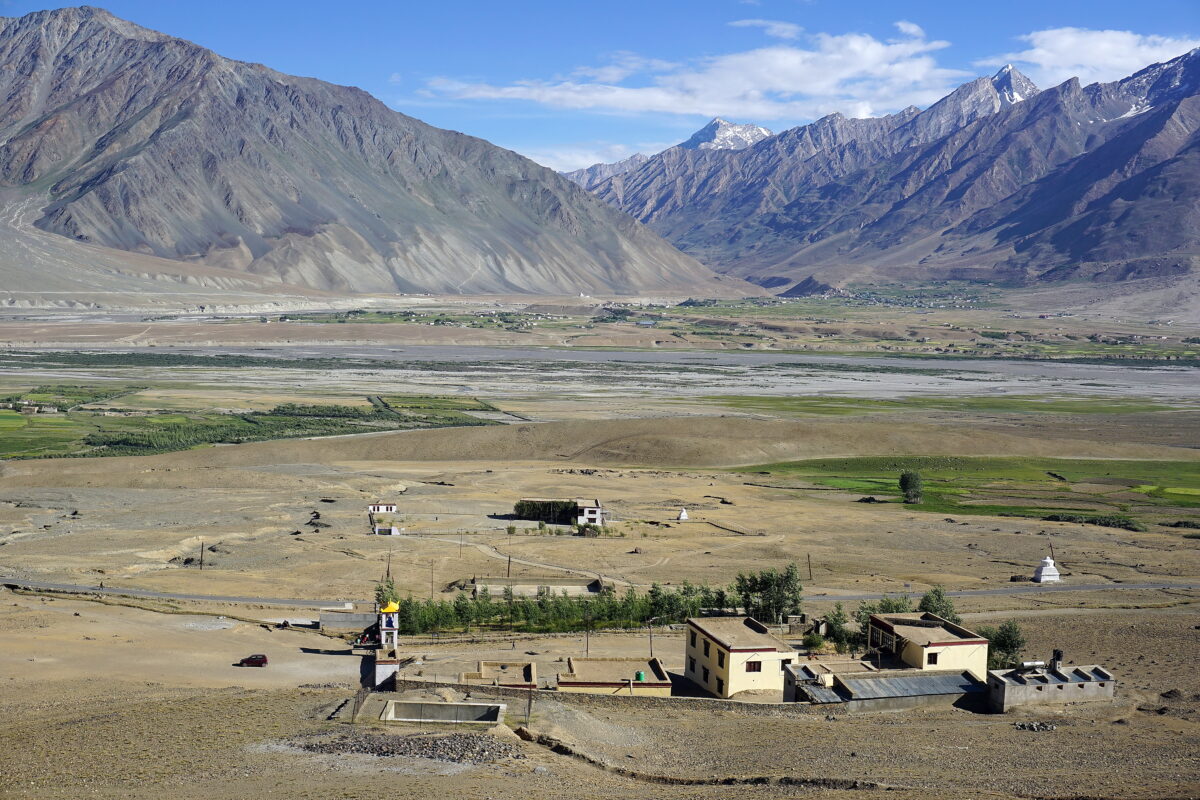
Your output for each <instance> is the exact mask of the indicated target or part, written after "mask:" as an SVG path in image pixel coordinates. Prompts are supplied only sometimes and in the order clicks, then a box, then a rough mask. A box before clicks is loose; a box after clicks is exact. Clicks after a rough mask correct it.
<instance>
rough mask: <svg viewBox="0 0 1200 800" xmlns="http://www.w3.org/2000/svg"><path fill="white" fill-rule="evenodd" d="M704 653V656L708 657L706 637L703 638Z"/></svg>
mask: <svg viewBox="0 0 1200 800" xmlns="http://www.w3.org/2000/svg"><path fill="white" fill-rule="evenodd" d="M704 655H705V657H706V658H707V657H708V639H705V640H704Z"/></svg>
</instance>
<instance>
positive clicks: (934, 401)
mask: <svg viewBox="0 0 1200 800" xmlns="http://www.w3.org/2000/svg"><path fill="white" fill-rule="evenodd" d="M704 399H705V400H706V401H707V402H710V403H714V404H716V405H721V406H725V407H726V408H736V409H742V410H747V411H761V412H775V413H780V414H809V415H821V416H848V415H855V414H877V413H885V412H896V411H962V412H993V413H1022V414H1024V413H1031V414H1130V413H1137V412H1145V411H1171V410H1173V408H1174V407H1173V406H1168V405H1163V404H1161V403H1154V402H1150V401H1146V400H1138V399H1129V400H1121V399H1112V398H1105V397H1086V396H1061V395H993V396H989V397H926V396H912V397H901V398H896V399H889V400H882V399H879V398H873V397H833V396H827V395H826V396H820V397H772V396H762V395H711V396H709V397H706V398H704Z"/></svg>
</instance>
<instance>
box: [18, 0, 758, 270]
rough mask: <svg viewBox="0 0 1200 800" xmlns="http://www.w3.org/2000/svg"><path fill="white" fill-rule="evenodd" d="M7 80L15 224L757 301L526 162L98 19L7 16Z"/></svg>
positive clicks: (350, 93)
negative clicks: (17, 210)
mask: <svg viewBox="0 0 1200 800" xmlns="http://www.w3.org/2000/svg"><path fill="white" fill-rule="evenodd" d="M0 64H3V65H4V69H2V70H0V204H3V205H5V206H6V207H8V208H13V207H17V206H18V205H19V206H20V208H21V209H22V211H23V213H21V214H18V213H15V212H13V213H9V214H7V215H6V216H7V218H8V219H9V221H10V222H11V223H12V224H13V225H15V226H19V225H20V224H22V223H23V221H28V222H30V223H32V224H34V225H36V226H37V228H40V229H42V230H43V231H48V232H52V233H54V234H60V235H61V236H64V237H70V238H72V239H74V240H76V241H77V242H85V243H90V244H91V245H99V246H102V247H104V248H112V249H116V250H121V251H127V252H129V253H134V254H139V255H140V256H142V257H155V258H158V259H171V260H179V261H196V262H202V263H204V264H206V265H208V266H210V267H218V268H224V269H226V270H230V271H232V274H236V273H243V274H245V273H252V274H253V275H254V276H259V277H258V278H257V280H261V279H262V278H266V279H268V280H271V281H282V282H285V283H288V284H293V285H296V286H302V287H310V288H316V289H323V290H333V291H340V292H391V291H403V292H445V293H455V292H463V293H511V292H535V293H558V294H563V293H565V294H577V293H580V292H586V293H618V294H622V293H639V292H654V291H669V290H674V291H686V292H689V293H691V292H696V293H734V292H737V291H738V290H739V288H744V287H743V285H742V284H741V282H740V281H738V280H736V279H730V278H726V279H722V278H719V277H717V276H715V275H713V273H711V272H710V271H709V270H707V269H706V268H704V267H702V266H701V265H700V264H698V263H697V262H696V261H694V260H693V259H691V258H689V257H687V256H684V255H683V254H681V253H679V252H678V251H677V250H675V248H673V247H672V246H671V245H669V244H667V243H666V242H665V241H663V240H662V239H661V238H659V237H658V236H657V235H656V234H654V233H652V232H650V231H649V230H647V229H645V228H644V227H642V226H641V225H640V224H638V223H637V222H635V221H633V220H632V219H630V218H628V217H627V216H625V215H624V214H622V213H620V212H619V211H616V210H614V209H612V208H610V207H609V206H607V205H606V204H604V203H602V202H600V201H599V200H597V199H596V198H594V197H593V196H591V195H590V194H588V193H587V192H584V191H583V190H581V189H579V188H578V187H576V186H575V185H574V184H572V183H571V182H570V181H568V180H566V179H565V178H562V177H561V176H559V175H557V174H556V173H554V172H553V171H551V170H548V169H545V168H543V167H540V166H538V165H537V164H535V163H533V162H532V161H529V160H528V159H525V158H523V157H521V156H519V155H517V154H515V153H512V152H509V151H507V150H503V149H501V148H498V147H495V146H493V145H491V144H489V143H487V142H485V141H482V140H480V139H475V138H472V137H470V136H466V135H463V134H460V133H455V132H452V131H445V130H440V129H437V128H433V127H431V126H429V125H426V124H424V123H422V122H420V121H419V120H416V119H413V118H411V117H408V116H405V115H403V114H400V113H398V112H395V111H392V110H390V109H388V108H387V107H386V106H384V105H383V104H382V103H380V102H379V101H377V100H375V99H374V98H373V97H371V96H370V95H368V94H366V93H365V92H363V91H361V90H358V89H355V88H350V87H343V86H334V85H331V84H328V83H324V82H322V81H318V80H314V79H309V78H297V77H292V76H288V75H283V74H281V73H278V72H275V71H273V70H270V69H268V68H266V67H264V66H261V65H257V64H247V63H243V62H238V61H232V60H229V59H226V58H222V57H221V56H218V55H216V54H214V53H212V52H210V51H208V50H205V49H203V48H201V47H199V46H197V45H194V44H191V43H189V42H185V41H182V40H179V39H175V38H172V37H170V36H166V35H163V34H159V33H155V32H153V31H149V30H146V29H143V28H140V27H138V26H136V25H133V24H131V23H128V22H125V21H122V20H120V19H117V18H115V17H113V16H112V15H110V14H108V13H107V12H104V11H102V10H99V9H92V8H87V7H84V8H71V9H62V10H58V11H46V12H37V13H34V14H29V15H27V16H24V17H21V18H0ZM31 201H32V205H31ZM31 209H32V211H30V210H31ZM14 235H16V234H14ZM20 268H21V267H20V266H19V265H15V264H10V263H7V262H5V260H4V258H3V257H2V256H0V270H6V271H11V270H17V269H20ZM3 274H7V272H5V273H3ZM28 278H29V276H28V275H23V276H22V279H28Z"/></svg>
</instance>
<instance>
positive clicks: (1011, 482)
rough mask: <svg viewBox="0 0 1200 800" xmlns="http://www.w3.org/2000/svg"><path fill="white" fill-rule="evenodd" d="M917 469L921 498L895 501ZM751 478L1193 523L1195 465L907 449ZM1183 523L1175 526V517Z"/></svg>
mask: <svg viewBox="0 0 1200 800" xmlns="http://www.w3.org/2000/svg"><path fill="white" fill-rule="evenodd" d="M905 472H916V473H918V474H919V475H920V476H921V478H922V481H923V484H924V491H923V496H922V499H921V502H919V503H902V499H901V492H900V489H899V482H898V479H899V476H900V475H901V474H903V473H905ZM747 474H752V475H755V476H756V478H755V479H756V480H758V479H762V478H764V477H765V478H766V482H768V483H770V482H780V481H783V482H786V481H787V480H789V479H792V480H794V479H796V478H800V479H803V480H804V481H808V482H810V483H811V484H813V485H816V486H820V487H828V488H831V489H839V490H843V491H846V492H854V493H859V494H861V495H862V496H863V498H864V502H868V501H866V500H865V498H868V497H869V498H873V501H872V502H885V503H892V504H896V506H897V510H901V509H903V510H907V511H924V512H928V513H935V514H960V515H962V514H969V515H991V516H1010V517H1028V518H1033V519H1041V520H1045V521H1066V522H1086V523H1091V524H1098V525H1101V526H1105V527H1115V528H1124V529H1127V530H1146V529H1147V526H1164V527H1178V528H1179V529H1180V533H1181V535H1185V536H1186V534H1187V531H1188V530H1189V528H1190V525H1189V524H1188V523H1195V524H1196V525H1200V464H1196V463H1187V462H1178V461H1121V460H1115V459H1114V460H1091V459H1053V458H1034V459H1031V458H1015V457H1010V458H1003V457H987V458H983V457H944V456H924V457H922V456H910V457H903V458H895V457H869V458H843V459H817V460H811V461H794V462H787V463H780V464H765V465H762V466H759V467H755V468H753V469H752V470H747ZM1181 522H1183V523H1185V524H1184V525H1178V523H1181Z"/></svg>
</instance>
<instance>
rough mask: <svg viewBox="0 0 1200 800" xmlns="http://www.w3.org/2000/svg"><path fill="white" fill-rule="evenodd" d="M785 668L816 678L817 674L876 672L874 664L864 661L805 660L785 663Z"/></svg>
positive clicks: (803, 675)
mask: <svg viewBox="0 0 1200 800" xmlns="http://www.w3.org/2000/svg"><path fill="white" fill-rule="evenodd" d="M785 667H786V668H787V669H790V670H791V671H792V672H794V673H797V674H799V675H801V676H802V677H808V678H816V677H817V676H819V675H840V674H842V673H845V672H876V671H877V670H876V668H875V665H874V664H868V663H867V662H866V661H805V662H803V663H800V664H787V665H785Z"/></svg>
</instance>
